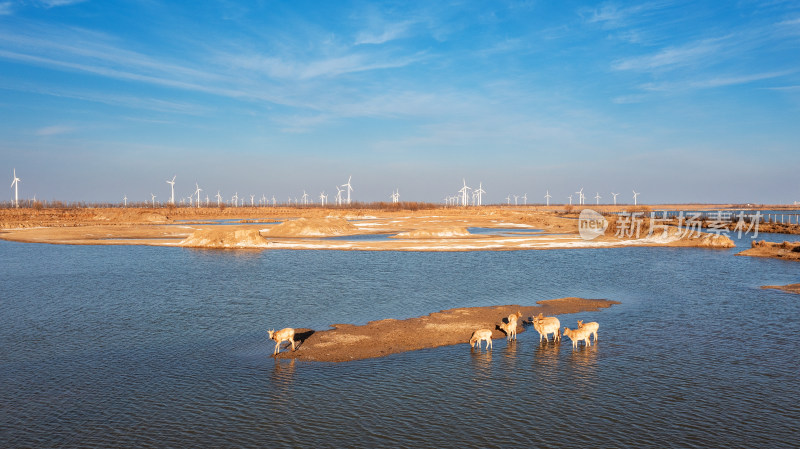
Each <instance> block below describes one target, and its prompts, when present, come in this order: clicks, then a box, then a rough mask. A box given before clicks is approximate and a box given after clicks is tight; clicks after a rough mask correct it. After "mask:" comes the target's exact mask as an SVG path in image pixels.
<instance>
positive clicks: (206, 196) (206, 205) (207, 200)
mask: <svg viewBox="0 0 800 449" xmlns="http://www.w3.org/2000/svg"><path fill="white" fill-rule="evenodd" d="M206 207H208V194H207V193H206Z"/></svg>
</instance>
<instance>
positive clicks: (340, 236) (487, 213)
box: [0, 206, 734, 251]
mask: <svg viewBox="0 0 800 449" xmlns="http://www.w3.org/2000/svg"><path fill="white" fill-rule="evenodd" d="M607 218H608V221H609V225H608V227H607V229H606V230H605V232H602V233H601V234H600V235H599V236H598V237H597V238H594V239H592V240H585V239H583V238H582V237H581V235H580V234H579V229H578V215H577V213H573V212H570V213H565V212H564V211H560V212H557V211H553V210H548V209H545V208H542V207H525V208H522V207H500V206H486V207H469V208H444V207H442V208H434V209H425V210H422V209H420V210H402V209H400V210H386V209H380V208H378V209H358V210H353V209H341V208H322V207H314V208H270V207H250V208H248V207H241V208H221V209H220V208H195V209H193V208H160V209H159V208H155V209H149V208H130V209H125V208H99V209H93V208H85V209H43V210H34V209H25V210H17V209H6V210H2V211H0V239H5V240H13V241H19V242H32V243H60V244H73V245H153V246H177V247H188V248H210V249H319V250H323V249H324V250H361V251H383V250H391V251H480V250H490V251H502V250H526V249H528V250H530V249H555V248H614V247H628V246H674V247H703V248H731V247H733V246H734V243H733V241H732V240H731V239H729V238H728V237H726V236H724V235H715V234H707V233H693V234H691V235H689V236H686V235H681V233H680V232H678V228H675V227H669V228H668V229H667V231H666V232H662V230H661V229H659V230H657V231H656V232H654V233H653V234H652V235H648V231H649V226H648V221H647V220H644V222H643V223H642V226H641V228H640V229H639V235H638V236H635V235H634V236H631V237H619V236H617V235H615V233H616V232H617V231H618V227H617V226H616V224H617V218H616V216H607ZM221 220H227V222H224V223H223V222H221ZM470 228H492V229H500V230H502V231H503V232H502V233H495V234H487V233H472V232H470Z"/></svg>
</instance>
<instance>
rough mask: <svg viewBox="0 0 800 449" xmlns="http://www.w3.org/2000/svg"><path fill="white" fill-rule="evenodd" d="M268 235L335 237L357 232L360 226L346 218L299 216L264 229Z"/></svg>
mask: <svg viewBox="0 0 800 449" xmlns="http://www.w3.org/2000/svg"><path fill="white" fill-rule="evenodd" d="M263 232H264V235H266V236H267V237H333V236H337V235H349V234H357V233H358V232H359V231H358V228H357V227H355V226H353V225H352V224H351V223H350V222H349V221H347V220H345V219H344V218H338V217H327V218H298V219H296V220H291V221H286V222H283V223H281V224H278V225H275V226H273V227H271V228H269V229H264V230H263Z"/></svg>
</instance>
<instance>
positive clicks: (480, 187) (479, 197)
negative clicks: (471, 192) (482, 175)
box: [475, 182, 486, 206]
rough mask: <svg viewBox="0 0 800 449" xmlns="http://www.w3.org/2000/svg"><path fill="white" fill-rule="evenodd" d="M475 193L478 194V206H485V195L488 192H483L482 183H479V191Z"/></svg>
mask: <svg viewBox="0 0 800 449" xmlns="http://www.w3.org/2000/svg"><path fill="white" fill-rule="evenodd" d="M475 193H477V194H478V206H480V205H482V204H483V194H484V193H486V191H485V190H483V183H482V182H480V183H478V190H476V191H475Z"/></svg>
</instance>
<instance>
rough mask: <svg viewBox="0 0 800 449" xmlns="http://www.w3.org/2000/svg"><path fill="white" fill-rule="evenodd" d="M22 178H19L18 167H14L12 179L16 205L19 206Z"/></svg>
mask: <svg viewBox="0 0 800 449" xmlns="http://www.w3.org/2000/svg"><path fill="white" fill-rule="evenodd" d="M20 181H22V180H21V179H19V178H17V169H16V168H15V169H14V180H13V181H11V187H13V188H14V207H19V182H20Z"/></svg>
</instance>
